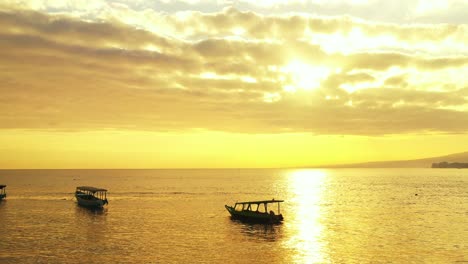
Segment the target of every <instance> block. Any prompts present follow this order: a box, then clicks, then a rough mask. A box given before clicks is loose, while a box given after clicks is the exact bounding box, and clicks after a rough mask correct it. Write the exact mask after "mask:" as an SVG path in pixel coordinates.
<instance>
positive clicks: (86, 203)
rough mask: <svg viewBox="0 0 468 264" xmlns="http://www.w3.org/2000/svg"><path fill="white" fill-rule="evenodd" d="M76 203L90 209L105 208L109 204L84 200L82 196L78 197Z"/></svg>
mask: <svg viewBox="0 0 468 264" xmlns="http://www.w3.org/2000/svg"><path fill="white" fill-rule="evenodd" d="M75 197H76V201H77V202H78V205H80V206H84V207H90V208H103V207H104V205H105V204H107V201H106V200H101V199H84V198H82V197H80V195H76V196H75Z"/></svg>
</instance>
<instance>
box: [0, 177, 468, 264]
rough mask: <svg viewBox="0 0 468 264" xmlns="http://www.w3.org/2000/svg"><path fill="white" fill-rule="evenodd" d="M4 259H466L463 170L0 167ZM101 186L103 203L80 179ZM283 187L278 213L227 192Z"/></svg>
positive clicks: (249, 196) (264, 193)
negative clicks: (263, 218)
mask: <svg viewBox="0 0 468 264" xmlns="http://www.w3.org/2000/svg"><path fill="white" fill-rule="evenodd" d="M2 183H3V184H7V185H8V187H7V194H8V197H7V199H6V200H5V201H3V202H0V263H463V262H465V263H468V170H457V169H333V170H318V169H285V170H276V169H265V170H261V169H255V170H244V169H241V170H237V169H231V170H1V171H0V184H2ZM80 185H91V186H96V187H102V188H106V189H108V190H109V192H108V199H109V205H108V206H107V208H106V209H104V210H102V211H95V210H89V209H86V208H82V207H79V206H78V205H77V204H76V201H75V199H74V197H73V193H74V190H75V187H76V186H80ZM272 198H275V199H284V200H285V202H284V203H283V204H282V207H281V213H282V214H283V216H284V218H285V220H284V222H283V223H282V224H280V225H252V224H245V223H241V222H238V221H234V220H231V219H230V217H229V214H228V212H227V211H226V210H225V208H224V205H225V204H234V203H235V202H236V201H245V200H258V199H272Z"/></svg>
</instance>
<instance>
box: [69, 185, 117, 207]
mask: <svg viewBox="0 0 468 264" xmlns="http://www.w3.org/2000/svg"><path fill="white" fill-rule="evenodd" d="M75 197H76V200H77V201H78V204H79V205H81V206H86V207H93V208H102V207H103V206H104V205H105V204H108V203H109V202H108V201H107V190H106V189H101V188H96V187H91V186H80V187H76V192H75Z"/></svg>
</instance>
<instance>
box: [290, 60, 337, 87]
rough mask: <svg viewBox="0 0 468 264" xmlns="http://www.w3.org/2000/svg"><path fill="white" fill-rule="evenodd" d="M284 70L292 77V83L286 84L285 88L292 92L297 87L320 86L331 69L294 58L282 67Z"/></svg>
mask: <svg viewBox="0 0 468 264" xmlns="http://www.w3.org/2000/svg"><path fill="white" fill-rule="evenodd" d="M282 72H284V73H286V74H289V75H290V76H291V78H292V83H290V84H288V85H286V86H285V90H287V91H290V92H291V91H295V90H297V89H305V90H311V89H315V88H319V87H320V83H321V82H322V81H323V80H324V79H325V78H326V77H328V75H330V73H331V69H330V68H328V67H326V66H318V65H311V64H307V63H304V62H302V61H298V60H294V61H291V62H290V63H289V64H287V65H286V66H285V67H284V68H282Z"/></svg>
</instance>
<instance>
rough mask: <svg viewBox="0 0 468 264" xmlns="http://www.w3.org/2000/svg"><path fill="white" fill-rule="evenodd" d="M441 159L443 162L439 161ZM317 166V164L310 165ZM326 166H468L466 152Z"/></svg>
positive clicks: (467, 154)
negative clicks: (412, 158)
mask: <svg viewBox="0 0 468 264" xmlns="http://www.w3.org/2000/svg"><path fill="white" fill-rule="evenodd" d="M441 161H443V162H441ZM311 167H317V166H311ZM323 167H326V168H468V152H461V153H455V154H450V155H445V156H439V157H430V158H423V159H414V160H393V161H373V162H364V163H353V164H342V165H329V166H323Z"/></svg>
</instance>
